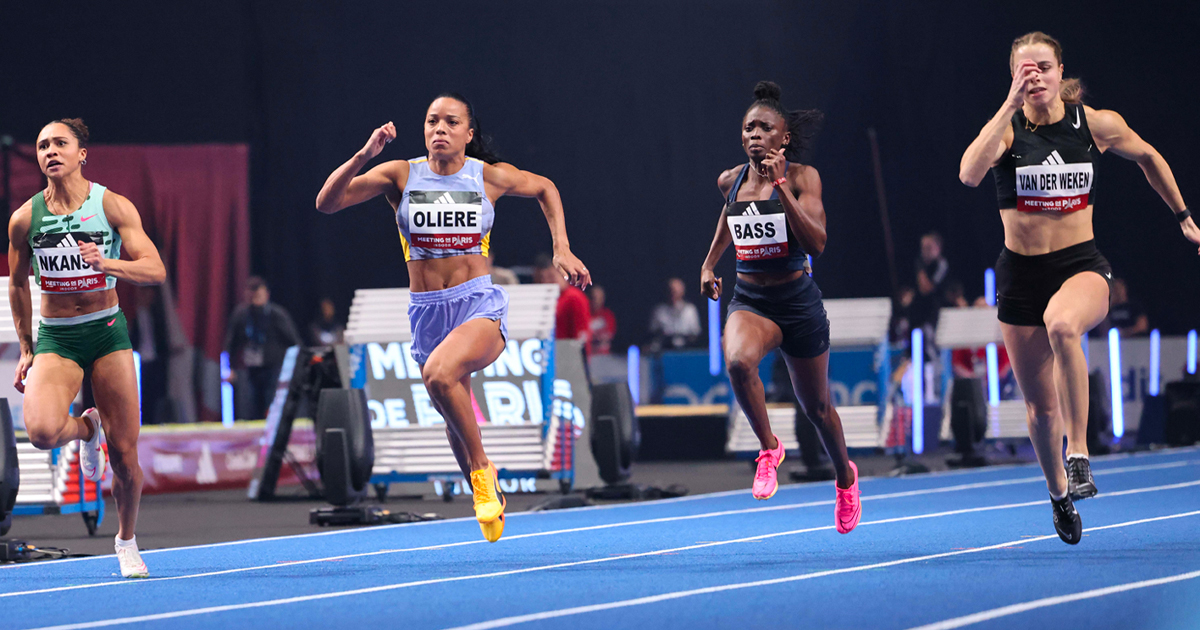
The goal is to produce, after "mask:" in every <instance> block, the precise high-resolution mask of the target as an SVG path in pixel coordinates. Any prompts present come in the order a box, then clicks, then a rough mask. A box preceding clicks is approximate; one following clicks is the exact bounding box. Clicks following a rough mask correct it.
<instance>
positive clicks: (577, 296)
mask: <svg viewBox="0 0 1200 630" xmlns="http://www.w3.org/2000/svg"><path fill="white" fill-rule="evenodd" d="M533 281H534V282H536V283H538V284H557V285H558V289H559V293H558V306H557V308H556V309H555V311H554V336H555V338H557V339H578V340H580V341H582V342H583V344H584V348H585V349H586V348H587V347H588V329H589V326H590V325H591V321H592V309H591V307H590V306H589V305H588V299H587V296H586V295H584V294H583V291H580V290H579V289H577V288H575V287H573V286H571V285H570V284H568V283H567V279H566V278H565V277H563V275H562V273H561V272H559V270H558V269H556V268H555V267H554V260H553V259H552V258H551V257H550V256H549V255H548V254H538V257H537V259H536V260H535V261H534V263H533Z"/></svg>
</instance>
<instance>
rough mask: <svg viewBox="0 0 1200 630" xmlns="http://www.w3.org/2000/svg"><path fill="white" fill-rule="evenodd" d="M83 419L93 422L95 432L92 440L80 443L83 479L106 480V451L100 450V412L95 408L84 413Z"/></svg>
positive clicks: (80, 463) (80, 462)
mask: <svg viewBox="0 0 1200 630" xmlns="http://www.w3.org/2000/svg"><path fill="white" fill-rule="evenodd" d="M83 417H84V418H87V419H88V420H90V421H91V423H92V426H93V427H95V428H96V429H95V431H94V432H93V433H92V439H90V440H80V441H79V468H80V470H81V471H82V472H83V478H84V479H87V480H88V481H100V480H101V479H104V470H105V468H106V467H107V466H108V461H107V458H106V457H105V454H104V449H102V448H100V433H101V431H100V412H99V411H96V408H95V407H92V408H91V409H88V410H87V411H85V412H83Z"/></svg>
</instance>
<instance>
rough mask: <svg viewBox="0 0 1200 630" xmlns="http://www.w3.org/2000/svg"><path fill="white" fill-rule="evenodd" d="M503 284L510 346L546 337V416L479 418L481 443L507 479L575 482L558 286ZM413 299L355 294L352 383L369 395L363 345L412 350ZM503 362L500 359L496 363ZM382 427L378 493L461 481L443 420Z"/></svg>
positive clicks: (399, 292)
mask: <svg viewBox="0 0 1200 630" xmlns="http://www.w3.org/2000/svg"><path fill="white" fill-rule="evenodd" d="M503 288H504V290H505V291H507V292H508V295H509V311H508V336H509V339H510V340H512V341H510V344H511V343H514V342H521V341H525V340H541V344H540V345H541V352H542V359H541V361H542V365H543V369H542V373H541V375H540V377H539V378H540V390H539V391H540V395H541V417H540V419H539V420H540V421H538V422H526V423H521V424H492V423H491V422H486V423H484V422H481V424H480V432H481V433H482V435H483V443H484V445H485V446H486V447H487V452H488V457H489V458H491V460H492V461H493V462H494V463H495V464H496V467H497V468H498V469H499V472H500V477H502V478H508V479H512V478H528V477H537V478H551V479H557V480H559V481H560V483H562V484H564V485H569V484H570V483H571V481H572V479H573V453H572V447H573V445H574V442H575V440H574V431H573V428H572V425H571V423H570V422H564V421H561V420H560V419H559V415H558V414H556V413H553V411H554V409H555V404H554V400H553V392H554V386H555V385H554V373H555V372H554V317H555V309H556V306H557V303H558V294H559V288H558V286H557V285H551V284H532V285H508V286H505V287H503ZM408 304H409V290H408V289H360V290H358V291H356V292H355V294H354V301H353V303H352V305H351V307H350V317H349V321H348V323H347V325H346V334H345V338H346V343H347V344H349V345H350V346H351V354H352V356H357V357H358V359H357V361H358V363H359V368H358V370H357V371H356V372H355V376H354V377H353V378H352V383H353V384H354V386H356V387H363V386H365V387H367V388H368V393H369V387H370V385H369V383H367V382H366V381H367V378H366V372H367V369H366V366H365V363H366V361H367V354H368V353H367V352H366V350H364V346H365V344H388V343H393V342H399V343H401V344H403V346H402V347H403V352H404V353H407V351H408V343H409V342H411V339H412V332H411V330H410V328H409V320H408ZM402 358H403V357H402ZM499 363H501V361H497V364H499ZM353 369H354V368H352V370H353ZM491 369H494V368H489V370H491ZM409 376H410V377H411V376H412V375H411V374H410V375H409ZM481 413H482V412H481ZM531 415H533V414H532V412H531ZM487 420H490V418H488V419H487ZM381 424H382V423H380V422H378V421H377V422H375V423H374V427H375V428H374V429H373V432H374V441H375V467H374V470H373V474H372V477H371V483H372V484H374V485H375V486H376V489H377V491H380V492H386V485H387V484H389V483H400V482H427V481H435V482H454V481H457V480H460V479H461V477H462V474H461V472H460V471H459V468H458V463H457V461H456V460H455V458H454V453H453V452H452V451H451V450H450V445H449V444H448V443H447V441H446V434H445V430H444V425H441V424H438V425H436V426H381ZM381 487H382V488H381Z"/></svg>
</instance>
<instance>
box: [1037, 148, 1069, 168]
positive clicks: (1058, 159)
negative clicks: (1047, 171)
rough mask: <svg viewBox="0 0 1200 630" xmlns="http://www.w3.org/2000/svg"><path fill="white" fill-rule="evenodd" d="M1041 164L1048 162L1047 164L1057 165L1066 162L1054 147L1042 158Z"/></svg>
mask: <svg viewBox="0 0 1200 630" xmlns="http://www.w3.org/2000/svg"><path fill="white" fill-rule="evenodd" d="M1042 164H1048V165H1051V166H1054V165H1059V164H1066V162H1064V161H1063V159H1062V156H1061V155H1059V154H1058V149H1055V150H1053V151H1051V152H1050V156H1049V157H1047V158H1046V159H1044V160H1042Z"/></svg>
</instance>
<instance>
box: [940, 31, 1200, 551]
mask: <svg viewBox="0 0 1200 630" xmlns="http://www.w3.org/2000/svg"><path fill="white" fill-rule="evenodd" d="M1009 70H1010V71H1011V73H1012V85H1011V87H1010V88H1009V91H1008V98H1007V99H1005V101H1004V105H1003V106H1001V108H1000V111H998V112H996V115H995V116H992V119H991V120H990V121H988V123H987V125H986V126H984V128H983V131H981V132H979V136H978V137H977V138H975V141H974V142H972V143H971V146H969V147H967V152H966V153H964V154H963V157H962V164H961V166H960V170H959V179H961V180H962V182H963V183H964V184H966V185H968V186H972V187H973V186H978V185H979V182H980V181H982V180H983V176H984V175H985V174H986V173H987V171H988V169H991V171H992V176H993V177H994V178H995V180H996V194H997V196H998V197H999V200H1000V219H1001V220H1002V221H1003V222H1004V249H1003V250H1001V252H1000V260H999V261H997V263H996V292H997V301H998V306H999V319H1000V329H1001V332H1002V334H1003V335H1004V345H1005V346H1006V347H1007V349H1008V355H1009V357H1010V358H1011V360H1012V367H1013V371H1014V372H1015V374H1016V377H1017V384H1018V385H1020V387H1021V392H1022V393H1023V394H1024V396H1025V406H1026V409H1027V413H1028V420H1029V437H1030V439H1031V440H1032V441H1033V446H1034V450H1035V451H1036V452H1037V457H1038V462H1039V463H1041V466H1042V472H1044V473H1045V475H1046V485H1047V486H1048V488H1049V490H1050V500H1051V501H1050V502H1051V505H1052V506H1053V514H1054V528H1055V530H1056V531H1058V535H1059V537H1061V538H1062V539H1063V541H1064V542H1066V543H1068V544H1072V545H1074V544H1077V543H1078V542H1079V540H1080V538H1081V536H1082V530H1083V524H1082V522H1081V521H1080V518H1079V513H1078V512H1077V511H1076V510H1075V506H1074V504H1073V502H1072V497H1074V498H1086V497H1091V496H1095V494H1096V486H1095V483H1094V482H1093V481H1092V472H1091V467H1090V465H1089V464H1088V452H1087V415H1088V371H1087V361H1086V360H1085V358H1084V355H1083V349H1082V347H1081V346H1080V343H1079V338H1080V335H1082V334H1083V333H1085V332H1087V331H1088V330H1091V329H1092V328H1093V327H1094V326H1096V325H1097V324H1099V323H1100V321H1101V320H1102V319H1104V316H1105V314H1106V313H1107V312H1108V295H1109V288H1110V283H1111V282H1112V269H1111V268H1110V267H1109V265H1108V261H1106V260H1105V259H1104V257H1103V256H1101V255H1100V251H1099V250H1098V249H1097V248H1096V242H1095V240H1094V236H1093V235H1092V203H1093V202H1094V201H1095V194H1096V182H1095V167H1094V164H1095V162H1096V160H1097V159H1098V158H1099V157H1100V154H1101V153H1103V152H1105V151H1107V150H1112V151H1113V152H1114V153H1116V154H1117V155H1119V156H1121V157H1123V158H1126V159H1129V160H1133V161H1135V162H1137V163H1138V165H1139V166H1141V167H1142V170H1143V171H1144V172H1145V173H1146V179H1147V180H1149V181H1150V185H1151V186H1153V187H1154V190H1156V191H1157V192H1158V194H1159V195H1160V196H1161V197H1162V198H1163V201H1165V202H1166V204H1167V206H1169V207H1170V208H1171V210H1172V211H1173V212H1175V216H1176V217H1177V218H1178V219H1179V225H1180V227H1181V228H1182V229H1183V234H1184V236H1185V237H1187V238H1188V239H1189V240H1191V241H1192V242H1193V243H1200V231H1198V230H1197V229H1196V224H1195V223H1194V222H1193V221H1192V219H1190V218H1189V216H1190V213H1189V212H1188V210H1187V207H1186V206H1185V205H1184V203H1183V197H1182V196H1180V194H1179V187H1178V186H1176V185H1175V177H1174V176H1173V175H1172V174H1171V169H1170V167H1168V166H1167V163H1166V161H1165V160H1163V158H1162V156H1161V155H1159V154H1158V152H1157V151H1155V150H1154V147H1151V146H1150V145H1149V144H1147V143H1146V141H1144V140H1142V139H1141V138H1140V137H1138V135H1137V134H1136V133H1134V132H1133V131H1132V130H1130V128H1129V126H1128V125H1126V124H1125V120H1124V119H1123V118H1121V116H1120V115H1119V114H1117V113H1116V112H1113V111H1106V110H1095V109H1092V108H1091V107H1087V106H1086V105H1083V104H1082V103H1081V102H1080V96H1081V92H1082V89H1081V86H1080V85H1079V82H1078V81H1077V80H1075V79H1069V80H1063V64H1062V47H1061V46H1060V45H1059V43H1058V42H1057V41H1056V40H1055V39H1054V38H1053V37H1050V36H1049V35H1046V34H1045V33H1040V32H1034V33H1029V34H1028V35H1023V36H1021V37H1019V38H1017V40H1016V41H1014V42H1013V45H1012V51H1011V52H1010V54H1009ZM1064 432H1065V433H1066V437H1067V464H1066V469H1065V470H1064V467H1063V461H1062V456H1063V434H1064Z"/></svg>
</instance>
